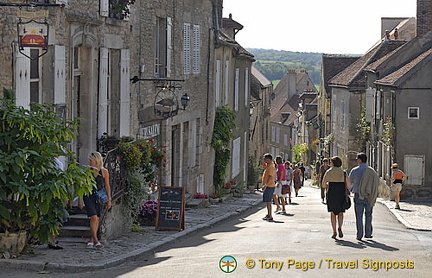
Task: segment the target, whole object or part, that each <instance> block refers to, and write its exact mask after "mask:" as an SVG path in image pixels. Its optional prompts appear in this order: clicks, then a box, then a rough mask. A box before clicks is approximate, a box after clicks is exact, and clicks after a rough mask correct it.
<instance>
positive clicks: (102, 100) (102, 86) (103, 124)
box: [98, 48, 109, 137]
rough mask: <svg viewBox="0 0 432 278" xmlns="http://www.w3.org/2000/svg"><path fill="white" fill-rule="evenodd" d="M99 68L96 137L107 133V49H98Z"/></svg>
mask: <svg viewBox="0 0 432 278" xmlns="http://www.w3.org/2000/svg"><path fill="white" fill-rule="evenodd" d="M99 63H100V67H99V113H98V115H99V123H98V136H99V137H100V136H102V135H103V133H104V132H108V131H109V129H108V116H109V115H108V88H109V87H108V84H109V75H108V74H109V71H108V48H101V49H100V61H99Z"/></svg>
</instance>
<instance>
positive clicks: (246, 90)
mask: <svg viewBox="0 0 432 278" xmlns="http://www.w3.org/2000/svg"><path fill="white" fill-rule="evenodd" d="M244 104H245V107H246V108H249V68H246V69H245V84H244Z"/></svg>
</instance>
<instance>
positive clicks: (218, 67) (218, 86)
mask: <svg viewBox="0 0 432 278" xmlns="http://www.w3.org/2000/svg"><path fill="white" fill-rule="evenodd" d="M221 70H222V69H221V60H216V82H215V83H216V84H215V86H216V88H215V91H216V92H215V102H216V107H219V106H220V104H221V100H220V98H221V92H220V90H221Z"/></svg>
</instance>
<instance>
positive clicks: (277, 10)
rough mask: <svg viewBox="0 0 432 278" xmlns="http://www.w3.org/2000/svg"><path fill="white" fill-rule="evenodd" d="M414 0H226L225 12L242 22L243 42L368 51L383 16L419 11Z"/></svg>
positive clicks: (328, 50)
mask: <svg viewBox="0 0 432 278" xmlns="http://www.w3.org/2000/svg"><path fill="white" fill-rule="evenodd" d="M416 3H417V1H416V0H362V1H355V0H223V16H224V17H228V16H229V14H230V13H231V14H232V18H233V19H234V20H235V21H237V22H238V23H240V24H242V25H243V26H244V27H243V29H242V30H240V31H239V32H238V33H237V35H236V41H237V42H238V43H240V45H242V46H243V47H245V48H264V49H276V50H288V51H297V52H319V53H328V54H364V53H365V52H367V51H368V50H369V49H370V48H371V47H372V46H373V45H374V44H375V43H376V42H377V41H378V40H380V38H381V37H382V35H383V34H381V18H382V17H415V16H416Z"/></svg>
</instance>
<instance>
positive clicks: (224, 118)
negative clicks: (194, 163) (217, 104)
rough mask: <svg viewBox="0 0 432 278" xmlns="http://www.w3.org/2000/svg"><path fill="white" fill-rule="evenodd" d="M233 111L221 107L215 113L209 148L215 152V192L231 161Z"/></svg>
mask: <svg viewBox="0 0 432 278" xmlns="http://www.w3.org/2000/svg"><path fill="white" fill-rule="evenodd" d="M235 117H236V114H235V112H234V110H232V109H231V108H229V107H227V106H223V107H221V108H219V109H218V110H217V111H216V116H215V121H214V128H213V137H212V141H211V146H212V147H213V149H214V150H215V164H214V173H213V183H214V185H215V187H216V190H217V189H219V188H221V187H222V186H223V184H224V179H225V174H226V171H227V166H228V164H229V162H230V159H231V146H230V145H231V139H232V138H233V137H234V134H233V133H232V130H233V129H234V128H236V124H235Z"/></svg>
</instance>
